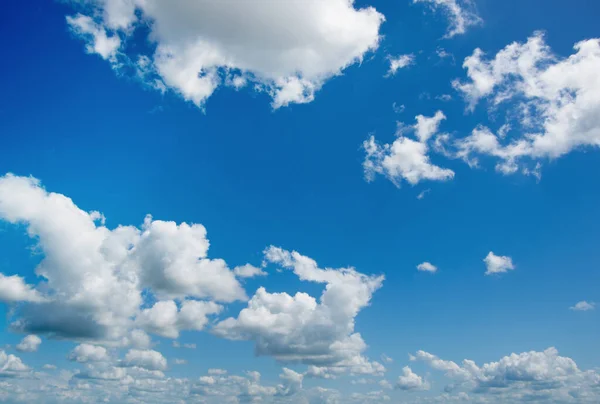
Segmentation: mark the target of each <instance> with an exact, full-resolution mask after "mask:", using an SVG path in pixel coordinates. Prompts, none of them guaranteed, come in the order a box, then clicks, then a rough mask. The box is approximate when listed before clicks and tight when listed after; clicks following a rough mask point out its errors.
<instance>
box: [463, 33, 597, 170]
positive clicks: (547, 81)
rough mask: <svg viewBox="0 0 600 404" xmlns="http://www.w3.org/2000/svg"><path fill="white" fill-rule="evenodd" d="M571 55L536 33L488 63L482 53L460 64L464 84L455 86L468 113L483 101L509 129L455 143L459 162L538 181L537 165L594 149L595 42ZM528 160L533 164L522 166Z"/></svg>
mask: <svg viewBox="0 0 600 404" xmlns="http://www.w3.org/2000/svg"><path fill="white" fill-rule="evenodd" d="M575 51H576V52H575V53H574V54H572V55H571V56H569V57H568V58H566V59H565V58H561V57H559V56H557V55H555V54H553V53H552V51H551V49H550V48H549V47H548V45H546V43H545V41H544V37H543V35H542V34H541V33H535V34H534V35H533V36H532V37H530V38H529V39H528V40H527V42H526V43H516V42H515V43H512V44H510V45H508V46H507V47H506V48H504V49H502V50H501V51H500V52H498V53H497V54H496V55H495V57H494V58H493V59H489V60H488V59H486V58H485V54H484V53H483V51H482V50H481V49H476V50H475V52H474V53H473V55H471V56H469V57H468V58H466V59H465V62H464V64H463V66H464V67H465V68H466V69H467V75H468V78H469V79H468V80H466V81H459V80H456V81H455V82H454V87H455V88H456V89H457V90H458V91H459V92H461V93H462V94H463V95H464V97H465V99H466V100H467V102H468V103H469V108H470V109H471V110H472V109H474V108H475V106H476V105H477V104H478V103H479V101H480V100H482V99H487V100H489V102H490V104H491V108H492V109H493V110H497V108H498V107H500V106H503V110H508V112H507V114H508V115H507V119H508V120H510V122H511V124H510V125H503V126H502V127H501V128H499V129H498V131H497V132H498V133H497V134H495V133H494V132H493V131H492V130H490V129H489V128H487V127H485V126H483V125H482V126H480V127H478V128H476V129H475V130H474V131H473V133H472V134H471V135H470V136H468V137H466V138H463V139H458V140H457V141H456V144H455V146H456V148H457V152H456V155H457V156H458V157H461V158H463V159H464V160H466V161H467V162H469V164H471V165H477V164H478V156H491V157H494V158H496V159H498V160H499V163H498V164H497V166H496V169H497V170H498V171H500V172H503V173H505V174H512V173H515V172H518V171H519V170H520V171H521V172H523V173H525V174H534V175H537V176H539V170H540V167H541V165H540V160H541V159H544V158H550V159H553V158H558V157H560V156H562V155H564V154H566V153H569V152H571V151H573V150H575V149H579V148H583V147H598V146H599V145H600V118H598V117H600V96H599V95H598V94H600V79H599V78H598V75H597V74H596V72H597V71H598V70H599V69H600V39H589V40H585V41H582V42H579V43H577V44H575ZM527 160H530V161H532V164H527Z"/></svg>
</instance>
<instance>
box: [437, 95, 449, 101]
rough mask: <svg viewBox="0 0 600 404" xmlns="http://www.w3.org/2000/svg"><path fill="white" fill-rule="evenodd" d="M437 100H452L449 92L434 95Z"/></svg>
mask: <svg viewBox="0 0 600 404" xmlns="http://www.w3.org/2000/svg"><path fill="white" fill-rule="evenodd" d="M435 99H436V100H438V101H443V102H449V101H452V96H451V95H450V94H442V95H438V96H436V97H435Z"/></svg>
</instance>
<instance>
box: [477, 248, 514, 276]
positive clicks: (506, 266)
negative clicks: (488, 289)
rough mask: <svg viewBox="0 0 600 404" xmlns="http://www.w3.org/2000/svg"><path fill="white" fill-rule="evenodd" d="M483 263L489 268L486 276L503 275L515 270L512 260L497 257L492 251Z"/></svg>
mask: <svg viewBox="0 0 600 404" xmlns="http://www.w3.org/2000/svg"><path fill="white" fill-rule="evenodd" d="M483 262H485V266H486V267H487V271H486V272H485V274H486V275H493V274H502V273H505V272H508V271H513V270H514V269H515V266H514V264H513V262H512V258H510V257H506V256H499V255H496V254H494V253H493V252H492V251H490V252H489V253H488V255H487V256H486V257H485V258H484V259H483Z"/></svg>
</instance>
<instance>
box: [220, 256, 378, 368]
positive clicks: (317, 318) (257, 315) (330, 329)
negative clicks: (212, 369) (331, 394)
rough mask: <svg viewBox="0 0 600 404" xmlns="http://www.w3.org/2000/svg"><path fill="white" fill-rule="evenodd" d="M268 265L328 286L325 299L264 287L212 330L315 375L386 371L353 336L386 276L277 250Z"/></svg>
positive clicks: (322, 296) (261, 353)
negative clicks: (234, 315) (357, 321)
mask: <svg viewBox="0 0 600 404" xmlns="http://www.w3.org/2000/svg"><path fill="white" fill-rule="evenodd" d="M265 261H266V262H269V263H274V264H277V265H280V266H281V267H283V268H285V269H289V270H292V271H293V272H294V274H296V275H297V276H298V277H299V278H300V280H302V281H308V282H315V283H320V284H324V285H325V290H324V292H323V294H322V295H321V298H320V300H319V301H317V299H315V298H314V297H312V296H310V295H308V294H306V293H300V292H299V293H296V294H295V295H294V296H291V295H289V294H287V293H269V292H267V291H266V290H265V289H264V288H260V289H258V291H257V292H256V294H255V295H254V296H253V297H252V298H251V299H250V301H249V302H248V307H247V308H245V309H243V310H242V311H241V312H240V314H239V316H238V317H237V318H228V319H226V320H224V321H222V322H220V323H218V324H217V325H216V326H215V327H214V330H213V332H215V333H216V334H217V335H220V336H222V337H225V338H229V339H234V340H235V339H243V340H253V341H254V342H255V344H256V352H257V354H258V355H270V356H274V357H275V358H276V359H278V360H279V361H283V362H301V363H305V364H308V365H310V367H309V371H308V374H309V375H310V376H315V377H331V376H335V375H336V374H338V373H342V372H351V373H355V374H362V373H366V374H379V373H382V372H383V371H384V370H385V368H384V366H383V365H381V364H380V363H378V362H370V361H369V360H367V359H366V358H365V357H364V356H363V355H362V353H363V351H364V350H365V349H366V344H365V342H364V341H363V339H362V337H361V335H360V334H359V333H356V332H354V319H355V317H356V316H357V315H358V313H359V312H360V311H361V310H362V309H363V308H364V307H366V306H367V305H368V304H369V302H370V300H371V297H372V295H373V293H374V292H375V291H376V290H377V289H379V288H380V287H381V285H382V282H383V279H384V278H383V276H367V275H364V274H361V273H359V272H357V271H356V270H355V269H354V268H341V269H332V268H325V269H322V268H319V267H318V265H317V263H316V262H315V261H314V260H312V259H311V258H309V257H306V256H303V255H301V254H299V253H297V252H295V251H294V252H290V251H286V250H283V249H281V248H278V247H273V246H271V247H269V248H268V249H267V250H266V251H265Z"/></svg>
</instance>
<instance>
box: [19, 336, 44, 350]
mask: <svg viewBox="0 0 600 404" xmlns="http://www.w3.org/2000/svg"><path fill="white" fill-rule="evenodd" d="M41 343H42V340H41V338H40V337H38V336H37V335H28V336H26V337H25V338H23V339H22V340H21V342H20V343H18V344H17V346H16V348H17V351H19V352H36V351H37V350H38V348H39V347H40V344H41Z"/></svg>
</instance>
